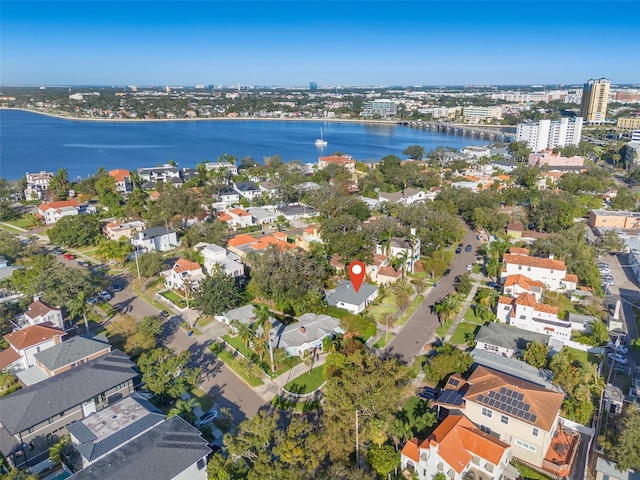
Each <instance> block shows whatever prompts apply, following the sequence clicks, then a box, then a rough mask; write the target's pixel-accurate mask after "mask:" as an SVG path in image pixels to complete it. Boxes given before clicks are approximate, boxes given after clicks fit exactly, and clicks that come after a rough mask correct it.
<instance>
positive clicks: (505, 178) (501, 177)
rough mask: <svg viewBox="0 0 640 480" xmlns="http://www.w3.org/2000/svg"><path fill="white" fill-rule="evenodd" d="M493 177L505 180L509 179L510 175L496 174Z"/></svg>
mask: <svg viewBox="0 0 640 480" xmlns="http://www.w3.org/2000/svg"><path fill="white" fill-rule="evenodd" d="M495 178H497V179H498V180H503V181H507V180H511V175H496V176H495Z"/></svg>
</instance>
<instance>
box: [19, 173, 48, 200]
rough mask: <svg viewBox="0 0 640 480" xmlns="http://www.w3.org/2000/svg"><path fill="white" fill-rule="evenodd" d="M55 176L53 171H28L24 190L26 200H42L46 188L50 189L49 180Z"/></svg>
mask: <svg viewBox="0 0 640 480" xmlns="http://www.w3.org/2000/svg"><path fill="white" fill-rule="evenodd" d="M53 177H54V173H53V172H46V171H41V172H38V173H29V172H27V173H26V182H27V186H26V188H25V190H24V198H25V199H26V200H42V199H43V197H44V192H45V190H48V189H49V182H50V181H51V179H52V178H53Z"/></svg>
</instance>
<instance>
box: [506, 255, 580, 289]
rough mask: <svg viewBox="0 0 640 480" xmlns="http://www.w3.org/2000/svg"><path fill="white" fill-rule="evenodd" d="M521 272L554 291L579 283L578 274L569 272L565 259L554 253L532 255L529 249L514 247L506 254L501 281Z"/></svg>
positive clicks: (574, 287)
mask: <svg viewBox="0 0 640 480" xmlns="http://www.w3.org/2000/svg"><path fill="white" fill-rule="evenodd" d="M519 274H522V275H526V276H527V277H528V278H529V279H531V280H533V281H536V282H541V283H542V284H543V285H544V286H545V287H546V288H547V289H549V290H551V291H553V292H565V291H567V290H575V289H576V286H577V283H578V277H577V276H576V275H573V274H567V265H566V264H565V262H564V261H563V260H556V259H555V258H554V256H553V255H549V257H548V258H540V257H530V256H529V249H527V248H515V247H512V248H510V249H509V253H506V254H505V255H504V258H503V267H502V271H501V273H500V281H501V282H502V283H504V282H505V280H506V279H507V277H508V276H509V275H519Z"/></svg>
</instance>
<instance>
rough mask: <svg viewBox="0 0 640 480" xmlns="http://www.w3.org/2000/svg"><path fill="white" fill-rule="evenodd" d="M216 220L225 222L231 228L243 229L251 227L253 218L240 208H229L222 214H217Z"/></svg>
mask: <svg viewBox="0 0 640 480" xmlns="http://www.w3.org/2000/svg"><path fill="white" fill-rule="evenodd" d="M218 220H221V221H223V222H226V223H227V224H229V226H230V227H232V228H245V227H250V226H251V225H253V224H254V223H255V222H254V218H253V215H251V214H250V213H249V212H247V211H246V210H243V209H242V208H231V209H229V210H226V211H224V212H218Z"/></svg>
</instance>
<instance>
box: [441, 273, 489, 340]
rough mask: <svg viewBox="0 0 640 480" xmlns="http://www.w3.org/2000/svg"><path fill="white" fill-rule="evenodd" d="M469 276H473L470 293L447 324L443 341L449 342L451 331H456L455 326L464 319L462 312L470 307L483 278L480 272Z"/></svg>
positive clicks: (465, 311)
mask: <svg viewBox="0 0 640 480" xmlns="http://www.w3.org/2000/svg"><path fill="white" fill-rule="evenodd" d="M471 278H473V280H474V282H473V287H472V288H471V293H469V295H467V298H466V299H465V301H464V303H463V304H462V309H461V310H460V313H458V315H457V316H456V319H455V321H454V322H453V323H452V324H451V325H450V326H449V329H448V330H447V333H446V335H445V336H444V338H443V339H442V341H443V342H444V343H446V342H449V341H450V340H451V337H452V335H453V332H455V331H456V328H457V327H458V325H459V324H460V322H462V321H463V320H464V314H465V313H467V310H469V307H471V303H473V297H475V296H476V291H477V290H478V287H479V286H480V282H481V281H482V280H483V279H484V277H483V276H482V274H481V273H474V274H472V275H471Z"/></svg>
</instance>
